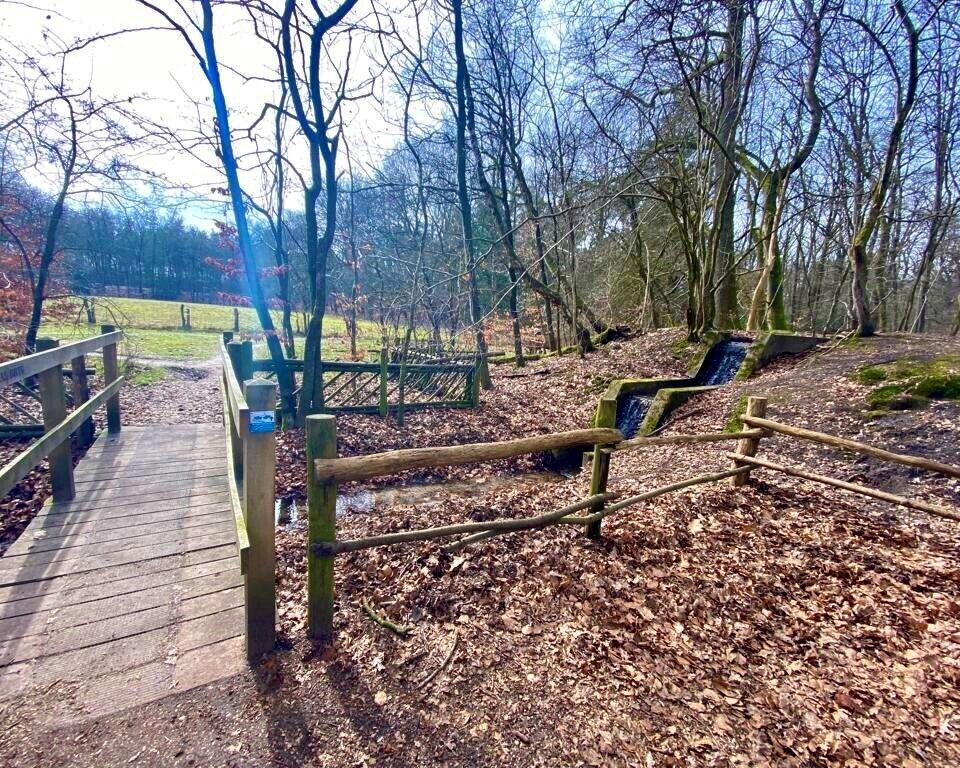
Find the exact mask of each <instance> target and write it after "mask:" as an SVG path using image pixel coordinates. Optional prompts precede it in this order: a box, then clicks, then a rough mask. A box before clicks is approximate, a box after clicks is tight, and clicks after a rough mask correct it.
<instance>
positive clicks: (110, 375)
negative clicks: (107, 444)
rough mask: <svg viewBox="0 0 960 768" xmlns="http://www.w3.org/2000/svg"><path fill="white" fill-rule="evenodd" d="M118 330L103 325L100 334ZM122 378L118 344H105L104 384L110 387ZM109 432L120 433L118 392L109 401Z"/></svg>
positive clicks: (112, 433)
mask: <svg viewBox="0 0 960 768" xmlns="http://www.w3.org/2000/svg"><path fill="white" fill-rule="evenodd" d="M115 330H117V329H116V328H115V327H114V326H112V325H101V326H100V333H113V332H114V331H115ZM119 376H120V373H119V370H118V368H117V344H116V342H113V343H111V344H105V345H104V347H103V383H104V385H107V386H108V385H110V384H112V383H113V382H115V381H116V380H117V379H118V378H119ZM107 431H108V432H109V433H110V434H111V435H115V434H117V433H118V432H119V431H120V393H119V392H118V393H117V394H115V395H114V396H113V397H111V398H110V399H109V400H107Z"/></svg>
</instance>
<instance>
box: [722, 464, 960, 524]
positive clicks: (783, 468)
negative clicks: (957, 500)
mask: <svg viewBox="0 0 960 768" xmlns="http://www.w3.org/2000/svg"><path fill="white" fill-rule="evenodd" d="M727 456H728V457H730V458H731V459H733V460H734V461H737V462H740V463H743V464H749V465H751V466H754V467H763V468H764V469H772V470H774V471H775V472H782V473H783V474H785V475H791V476H793V477H799V478H801V479H803V480H812V481H813V482H815V483H822V484H823V485H831V486H833V487H834V488H840V489H842V490H844V491H850V492H852V493H859V494H862V495H863V496H870V497H872V498H874V499H880V500H881V501H889V502H890V503H891V504H898V505H900V506H901V507H908V508H910V509H918V510H920V511H922V512H929V513H930V514H931V515H937V516H938V517H945V518H947V519H948V520H960V513H957V512H954V511H952V510H950V509H946V508H944V507H940V506H937V505H936V504H928V503H927V502H925V501H919V500H918V499H908V498H906V497H905V496H898V495H896V494H894V493H887V492H886V491H879V490H877V489H876V488H869V487H867V486H866V485H858V484H857V483H849V482H847V481H846V480H838V479H837V478H835V477H829V476H827V475H820V474H817V473H816V472H808V471H807V470H805V469H800V468H799V467H790V466H787V465H785V464H777V463H776V462H773V461H769V460H768V459H761V458H757V457H756V456H744V455H743V454H739V453H727Z"/></svg>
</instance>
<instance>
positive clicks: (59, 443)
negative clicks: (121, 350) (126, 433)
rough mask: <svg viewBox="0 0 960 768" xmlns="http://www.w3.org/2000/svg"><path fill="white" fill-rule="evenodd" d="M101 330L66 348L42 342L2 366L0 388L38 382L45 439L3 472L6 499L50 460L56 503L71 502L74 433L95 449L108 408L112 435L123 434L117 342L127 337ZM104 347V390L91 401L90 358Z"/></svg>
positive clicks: (0, 485) (0, 490)
mask: <svg viewBox="0 0 960 768" xmlns="http://www.w3.org/2000/svg"><path fill="white" fill-rule="evenodd" d="M101 331H102V333H101V335H100V336H93V337H92V338H89V339H83V340H82V341H75V342H71V343H70V344H64V345H62V346H61V345H60V342H59V341H57V340H55V339H37V351H36V352H35V353H34V354H32V355H27V356H26V357H18V358H17V359H16V360H10V361H8V362H6V363H2V364H0V387H5V386H9V385H13V384H17V383H19V382H22V381H24V380H25V379H31V378H34V377H35V378H36V379H37V382H38V384H39V392H40V405H41V409H42V412H43V434H42V436H41V437H40V438H39V439H38V440H37V441H36V442H35V443H33V444H32V445H31V446H30V447H29V448H27V449H26V450H25V451H23V452H22V453H20V454H18V455H17V456H16V457H14V458H13V459H11V460H10V461H9V462H7V464H6V466H4V467H3V468H2V469H0V497H3V496H6V495H7V494H8V493H9V492H10V491H11V489H12V488H13V487H14V486H15V485H16V484H17V483H19V482H20V481H21V480H23V478H25V477H26V476H27V474H28V473H29V472H30V471H31V470H32V469H34V468H35V467H36V466H38V465H39V464H40V463H41V462H42V461H43V460H44V459H49V464H50V480H51V486H52V492H53V500H54V501H56V502H62V501H70V500H71V499H73V498H74V495H75V490H74V484H73V457H72V454H71V451H70V438H71V435H73V434H74V433H77V436H78V437H77V439H78V442H79V443H80V444H81V445H83V446H87V445H90V444H91V443H92V442H93V432H94V428H93V420H92V416H93V414H94V412H95V411H96V410H97V409H99V408H100V407H102V406H106V409H107V429H108V430H109V431H110V432H111V433H116V432H119V431H120V387H122V386H123V379H122V378H120V375H119V372H118V365H117V344H118V343H119V342H120V340H121V339H122V338H123V334H122V333H120V332H119V331H117V330H116V329H115V328H114V327H113V326H110V325H104V326H102V328H101ZM101 349H102V350H103V353H102V354H103V378H104V388H103V389H102V390H101V391H100V392H98V393H97V394H96V395H94V396H93V397H91V396H90V388H89V385H88V383H87V364H86V357H85V356H86V355H88V354H90V353H91V352H95V351H97V350H101ZM65 363H69V364H70V381H71V390H72V395H73V405H74V408H73V410H72V411H70V412H68V411H67V397H66V387H65V385H64V370H63V366H64V364H65Z"/></svg>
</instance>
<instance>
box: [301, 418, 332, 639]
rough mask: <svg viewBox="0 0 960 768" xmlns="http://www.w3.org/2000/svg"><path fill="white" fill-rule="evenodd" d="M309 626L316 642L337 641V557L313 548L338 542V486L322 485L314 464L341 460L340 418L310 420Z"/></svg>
mask: <svg viewBox="0 0 960 768" xmlns="http://www.w3.org/2000/svg"><path fill="white" fill-rule="evenodd" d="M306 442H307V511H308V521H307V525H308V527H307V622H308V633H309V637H310V639H311V640H312V641H314V642H319V643H328V642H330V641H331V640H333V556H332V555H328V556H325V557H320V556H318V555H315V554H314V552H313V545H314V544H315V543H317V542H320V541H336V539H337V484H336V483H333V482H318V481H317V478H316V472H315V470H314V460H316V459H333V458H336V456H337V418H336V416H332V415H330V414H316V415H313V416H307V423H306Z"/></svg>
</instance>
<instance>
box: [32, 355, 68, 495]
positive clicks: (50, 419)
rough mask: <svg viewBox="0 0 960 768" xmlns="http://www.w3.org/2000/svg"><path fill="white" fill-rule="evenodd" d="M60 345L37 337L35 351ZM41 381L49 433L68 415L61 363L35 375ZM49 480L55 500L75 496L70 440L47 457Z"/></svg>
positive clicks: (41, 402)
mask: <svg viewBox="0 0 960 768" xmlns="http://www.w3.org/2000/svg"><path fill="white" fill-rule="evenodd" d="M59 346H60V342H59V341H57V340H56V339H37V352H43V351H44V350H47V349H54V348H56V347H59ZM37 379H38V381H39V384H40V405H41V407H42V410H43V429H44V431H45V432H49V431H50V430H51V429H53V428H54V427H56V426H57V424H59V423H60V422H61V421H63V420H64V419H65V418H67V398H66V392H65V391H64V386H63V366H61V365H55V366H53V367H52V368H48V369H47V370H45V371H43V372H42V373H41V374H40V375H39V376H38V377H37ZM49 461H50V483H51V485H52V486H53V500H54V501H70V500H71V499H72V498H73V496H74V486H73V457H72V455H71V453H70V440H69V439H68V440H65V441H64V442H62V443H61V444H60V445H58V446H57V447H56V448H54V449H53V451H52V452H51V453H50V456H49Z"/></svg>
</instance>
